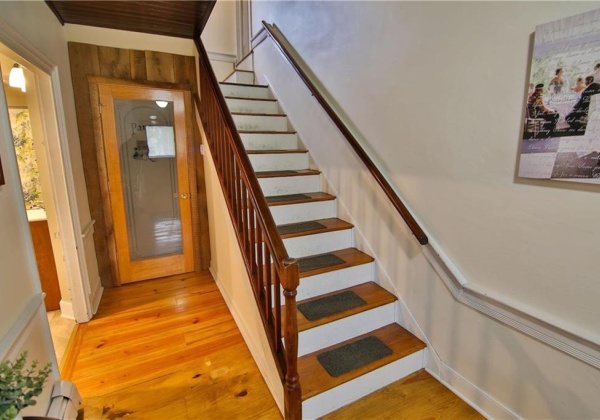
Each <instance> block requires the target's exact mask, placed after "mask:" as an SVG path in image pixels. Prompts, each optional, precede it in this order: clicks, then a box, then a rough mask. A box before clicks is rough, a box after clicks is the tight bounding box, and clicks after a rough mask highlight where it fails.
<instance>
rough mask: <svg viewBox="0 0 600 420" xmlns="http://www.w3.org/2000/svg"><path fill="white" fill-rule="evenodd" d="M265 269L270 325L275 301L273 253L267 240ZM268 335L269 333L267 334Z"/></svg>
mask: <svg viewBox="0 0 600 420" xmlns="http://www.w3.org/2000/svg"><path fill="white" fill-rule="evenodd" d="M263 268H264V279H265V280H264V282H265V291H266V293H267V299H266V300H265V313H266V314H268V318H267V319H268V320H269V321H270V322H269V323H273V310H272V308H273V300H272V293H273V290H272V287H271V283H272V280H271V279H272V277H271V252H270V250H269V247H268V245H267V241H266V239H265V264H264V266H263ZM267 334H268V332H267Z"/></svg>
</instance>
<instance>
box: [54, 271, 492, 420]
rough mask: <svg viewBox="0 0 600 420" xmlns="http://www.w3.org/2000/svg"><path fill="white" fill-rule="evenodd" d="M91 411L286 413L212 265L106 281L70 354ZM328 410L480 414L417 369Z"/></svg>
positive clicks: (201, 415)
mask: <svg viewBox="0 0 600 420" xmlns="http://www.w3.org/2000/svg"><path fill="white" fill-rule="evenodd" d="M62 376H63V378H65V379H70V380H72V381H73V382H75V384H77V387H78V389H79V392H80V393H81V395H82V398H83V405H82V407H83V418H84V419H86V420H96V419H106V420H117V419H121V418H127V419H128V420H129V419H148V420H152V419H172V420H185V419H190V420H196V419H198V420H200V419H217V420H221V419H223V420H228V419H281V418H282V417H281V414H280V412H279V410H278V408H277V406H276V405H275V402H274V400H273V398H272V397H271V394H270V393H269V390H268V389H267V386H266V384H265V382H264V380H263V379H262V377H261V375H260V372H259V371H258V368H257V367H256V364H255V363H254V360H253V359H252V357H251V355H250V352H249V351H248V348H247V347H246V345H245V343H244V341H243V338H242V336H241V334H240V332H239V331H238V329H237V327H236V325H235V323H234V321H233V318H232V317H231V314H230V313H229V310H228V309H227V306H226V305H225V302H224V300H223V298H222V297H221V295H220V293H219V290H218V289H217V287H216V285H215V283H214V281H213V279H212V277H211V275H210V274H209V273H208V272H205V273H200V274H189V275H180V276H173V277H167V278H162V279H157V280H151V281H145V282H139V283H133V284H128V285H125V286H122V287H119V288H114V289H106V290H105V291H104V296H103V298H102V302H101V304H100V309H99V311H98V313H97V314H96V315H95V316H94V319H93V320H92V321H90V322H89V323H87V324H81V325H79V326H78V328H77V331H76V333H75V336H74V338H73V339H72V340H71V343H70V345H69V348H68V349H67V352H66V354H65V359H64V360H63V363H62ZM325 418H326V419H369V420H371V419H480V418H483V417H482V416H480V415H479V414H478V413H477V412H476V411H475V410H473V409H472V408H470V407H469V406H468V405H467V404H466V403H464V402H463V401H462V400H460V399H459V398H458V397H457V396H456V395H454V394H453V393H452V392H450V391H449V390H448V389H447V388H445V387H444V386H443V385H442V384H440V383H439V382H437V381H436V380H435V379H433V378H432V377H431V376H429V375H428V374H427V373H426V372H423V371H421V372H418V373H416V374H414V375H411V376H409V377H408V378H405V379H404V380H402V381H399V382H396V383H394V384H392V385H390V386H388V387H387V388H384V389H382V390H380V391H377V392H375V393H373V394H371V395H369V396H367V397H365V398H363V399H362V400H359V401H357V402H355V403H354V404H351V405H349V406H347V407H344V408H342V409H340V410H338V411H336V412H334V413H332V414H330V415H328V416H326V417H325Z"/></svg>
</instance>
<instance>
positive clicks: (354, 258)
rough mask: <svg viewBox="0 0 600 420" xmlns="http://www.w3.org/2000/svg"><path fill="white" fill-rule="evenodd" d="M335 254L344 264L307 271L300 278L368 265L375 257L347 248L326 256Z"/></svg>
mask: <svg viewBox="0 0 600 420" xmlns="http://www.w3.org/2000/svg"><path fill="white" fill-rule="evenodd" d="M326 254H333V255H335V256H336V257H338V258H340V259H342V260H344V263H342V264H336V265H330V266H327V267H321V268H316V269H314V270H306V271H303V272H301V273H300V278H302V277H310V276H314V275H317V274H321V273H327V272H329V271H335V270H341V269H343V268H348V267H354V266H356V265H361V264H368V263H371V262H373V261H374V259H373V257H371V256H370V255H368V254H365V253H364V252H362V251H359V250H358V249H356V248H346V249H338V250H335V251H331V252H327V253H325V254H320V255H326ZM311 257H315V255H310V256H308V257H303V258H298V260H299V261H301V260H303V259H306V258H311Z"/></svg>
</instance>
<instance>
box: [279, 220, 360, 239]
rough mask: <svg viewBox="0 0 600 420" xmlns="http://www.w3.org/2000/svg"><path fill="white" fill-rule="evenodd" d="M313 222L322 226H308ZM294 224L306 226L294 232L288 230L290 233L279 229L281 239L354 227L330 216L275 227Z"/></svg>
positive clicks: (282, 227)
mask: <svg viewBox="0 0 600 420" xmlns="http://www.w3.org/2000/svg"><path fill="white" fill-rule="evenodd" d="M314 223H319V224H320V225H322V226H323V227H322V228H320V227H318V226H315V227H311V226H308V224H314ZM296 226H297V227H302V226H306V228H305V229H299V230H298V231H296V232H290V233H281V231H280V235H281V237H282V238H283V239H287V238H295V237H298V236H306V235H313V234H315V233H325V232H334V231H337V230H344V229H352V228H353V227H354V225H352V224H351V223H348V222H346V221H345V220H341V219H338V218H337V217H332V218H328V219H318V220H310V221H308V222H298V223H286V224H284V225H279V226H277V229H278V230H284V229H285V228H294V227H296Z"/></svg>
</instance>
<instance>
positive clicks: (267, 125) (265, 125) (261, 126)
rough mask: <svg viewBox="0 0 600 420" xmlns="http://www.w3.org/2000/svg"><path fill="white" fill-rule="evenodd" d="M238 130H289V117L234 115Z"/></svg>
mask: <svg viewBox="0 0 600 420" xmlns="http://www.w3.org/2000/svg"><path fill="white" fill-rule="evenodd" d="M233 121H234V122H235V126H236V128H237V129H238V130H244V131H287V130H288V120H287V117H275V116H273V117H271V116H263V115H233Z"/></svg>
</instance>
